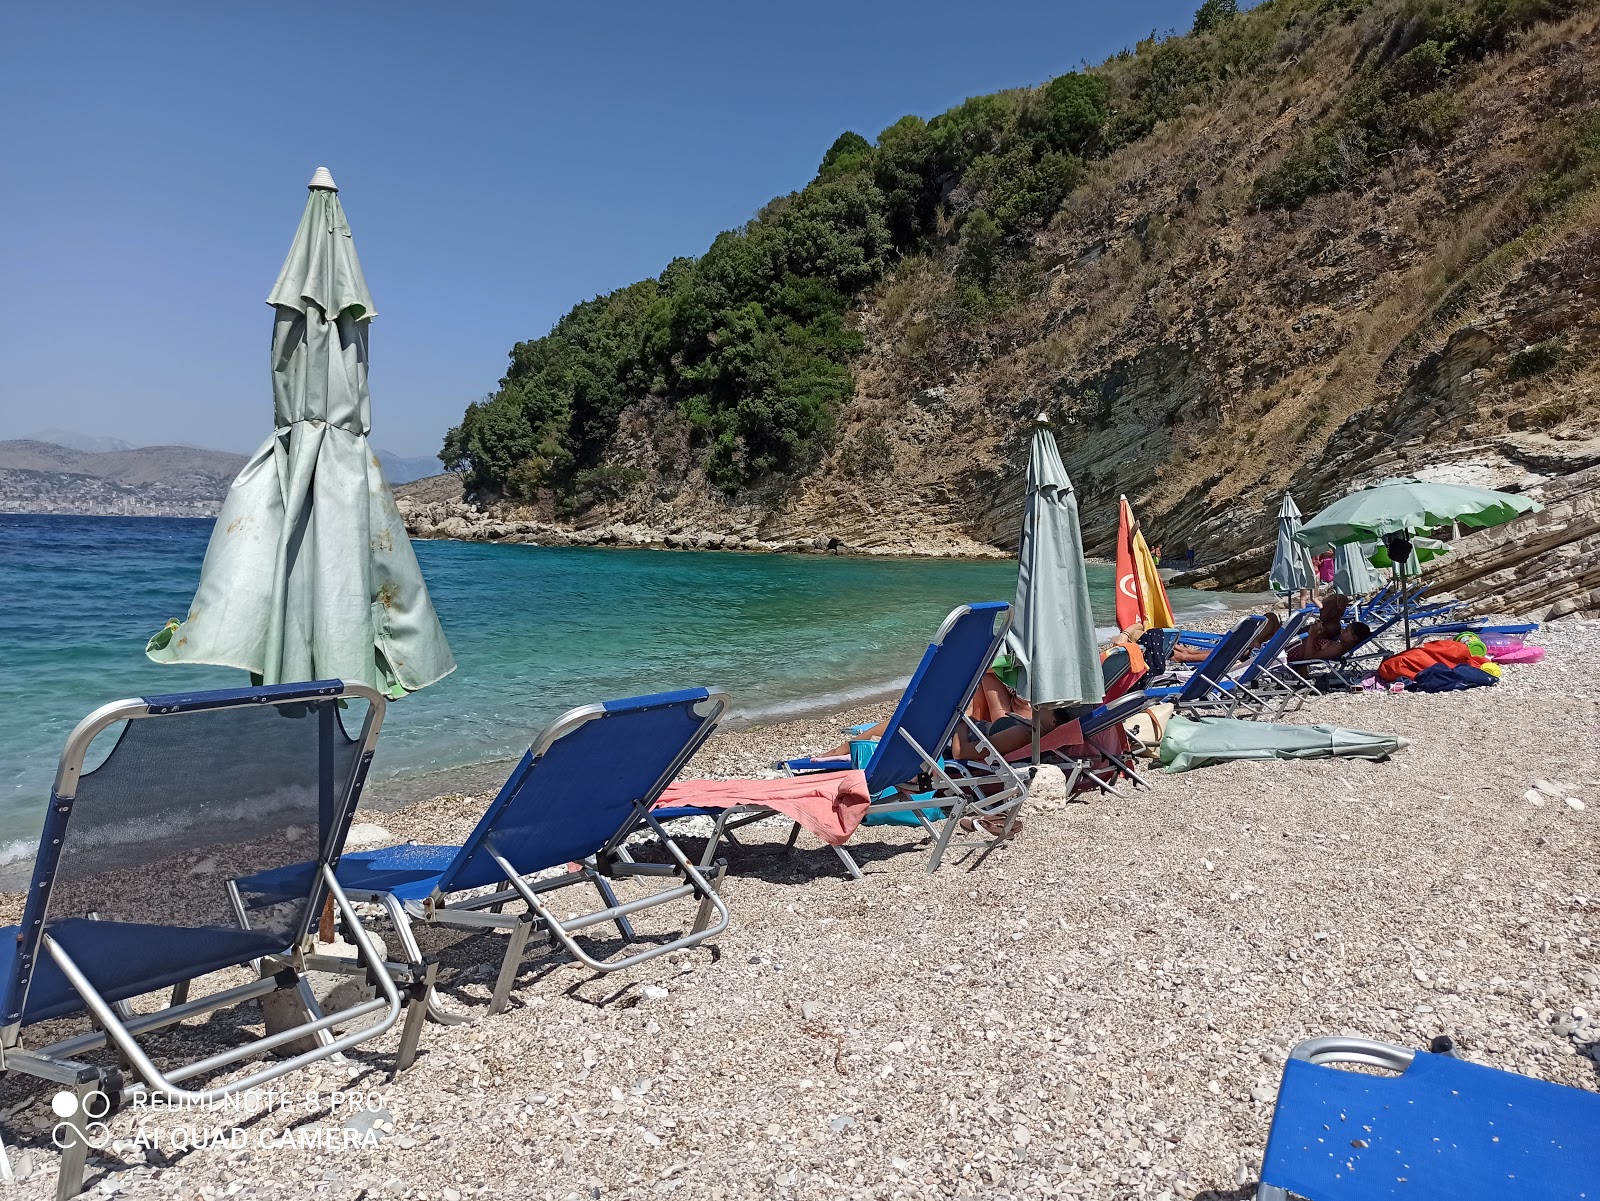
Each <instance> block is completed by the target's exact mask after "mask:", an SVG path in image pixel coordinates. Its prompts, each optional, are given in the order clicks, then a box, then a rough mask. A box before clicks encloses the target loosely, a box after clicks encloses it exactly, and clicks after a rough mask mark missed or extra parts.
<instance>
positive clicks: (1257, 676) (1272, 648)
mask: <svg viewBox="0 0 1600 1201" xmlns="http://www.w3.org/2000/svg"><path fill="white" fill-rule="evenodd" d="M1315 614H1316V610H1315V609H1301V610H1300V611H1299V612H1297V613H1293V614H1291V615H1290V617H1289V620H1288V621H1286V622H1284V623H1283V624H1282V625H1281V626H1279V627H1278V629H1277V632H1276V633H1274V634H1273V635H1272V637H1270V638H1268V639H1267V640H1266V641H1265V642H1263V643H1262V644H1261V646H1260V647H1259V648H1257V650H1256V653H1255V654H1254V655H1252V656H1251V657H1250V659H1249V661H1248V662H1246V663H1245V665H1244V666H1243V667H1241V668H1239V669H1238V671H1236V672H1234V674H1233V676H1232V681H1233V684H1234V686H1235V688H1236V689H1237V690H1238V691H1239V692H1242V693H1243V694H1244V697H1245V698H1246V700H1247V701H1248V702H1249V708H1250V709H1251V710H1252V711H1251V712H1249V713H1248V714H1244V713H1239V714H1236V716H1246V715H1248V716H1260V715H1261V714H1264V713H1267V712H1269V711H1270V712H1271V713H1272V715H1273V718H1274V719H1276V718H1279V717H1282V716H1283V715H1284V714H1285V713H1288V712H1290V711H1292V710H1295V709H1299V708H1301V707H1303V706H1304V705H1305V701H1306V696H1307V694H1308V693H1310V692H1312V691H1314V690H1313V689H1311V688H1310V686H1309V685H1307V684H1306V682H1305V681H1304V680H1302V679H1301V678H1300V677H1299V676H1298V675H1296V674H1295V673H1294V671H1293V670H1291V669H1290V668H1289V666H1288V664H1286V663H1280V662H1279V661H1278V660H1279V659H1281V658H1282V657H1283V653H1284V651H1285V650H1286V649H1287V648H1288V646H1289V643H1291V642H1292V641H1294V639H1295V638H1297V637H1298V636H1299V635H1300V632H1301V630H1303V629H1304V628H1305V626H1306V624H1307V623H1308V622H1310V620H1311V618H1312V617H1313V616H1314V615H1315Z"/></svg>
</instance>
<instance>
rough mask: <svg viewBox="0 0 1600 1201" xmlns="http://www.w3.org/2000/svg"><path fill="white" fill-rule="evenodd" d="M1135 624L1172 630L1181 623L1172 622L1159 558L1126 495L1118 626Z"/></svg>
mask: <svg viewBox="0 0 1600 1201" xmlns="http://www.w3.org/2000/svg"><path fill="white" fill-rule="evenodd" d="M1135 622H1143V623H1144V626H1145V628H1146V629H1150V630H1159V629H1170V628H1171V627H1173V626H1175V625H1176V624H1177V623H1176V622H1175V621H1173V619H1172V604H1171V602H1169V601H1168V600H1167V588H1166V585H1165V584H1163V583H1162V582H1161V573H1160V572H1159V571H1157V570H1156V561H1155V556H1154V555H1152V554H1151V553H1150V548H1149V547H1148V546H1147V545H1145V541H1144V535H1143V534H1142V533H1140V531H1139V523H1138V521H1136V520H1135V519H1134V516H1133V508H1132V506H1130V505H1129V504H1128V498H1127V497H1126V496H1124V497H1123V498H1122V515H1121V520H1120V521H1119V523H1118V526H1117V625H1118V626H1120V627H1121V628H1122V629H1124V630H1126V629H1127V628H1128V627H1129V626H1131V625H1133V624H1134V623H1135Z"/></svg>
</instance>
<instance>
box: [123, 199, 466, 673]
mask: <svg viewBox="0 0 1600 1201" xmlns="http://www.w3.org/2000/svg"><path fill="white" fill-rule="evenodd" d="M310 188H311V195H310V198H309V199H308V200H307V201H306V207H305V212H304V214H303V215H302V216H301V218H300V228H299V230H298V231H297V232H296V234H295V238H294V244H293V245H292V246H291V247H290V248H289V257H288V258H287V259H286V260H285V261H284V264H283V270H282V271H281V272H280V273H279V275H278V282H277V284H276V285H275V286H274V287H273V289H272V294H271V295H270V296H268V298H267V303H268V304H270V305H272V306H273V310H274V313H275V314H276V317H275V321H274V325H273V331H272V396H273V404H274V408H275V413H276V421H275V426H276V428H275V429H274V430H273V433H272V436H271V437H269V438H268V439H267V440H266V441H265V442H264V443H262V445H261V447H260V449H259V450H257V451H256V453H255V454H254V455H252V456H251V458H250V461H249V462H248V463H246V464H245V466H244V469H243V470H242V471H241V472H240V473H239V476H238V478H237V479H236V480H234V482H233V486H232V487H231V488H230V489H229V491H228V496H227V499H226V500H224V501H223V505H222V511H221V513H219V514H218V516H217V524H216V528H215V529H213V530H212V532H211V542H210V544H209V545H208V546H207V547H206V557H205V563H204V565H203V566H202V567H201V570H200V585H199V588H198V589H197V590H196V592H195V596H194V601H193V602H192V603H191V604H190V606H189V613H188V616H187V617H186V618H185V620H183V621H182V622H178V621H172V622H168V623H167V626H166V628H165V629H163V630H161V631H159V632H158V633H157V634H156V635H155V636H154V637H153V638H151V639H150V642H149V645H148V646H147V647H146V648H145V653H146V654H148V655H149V656H150V658H152V659H154V660H155V661H156V662H158V663H213V664H218V665H221V666H224V667H238V668H242V669H244V670H246V671H248V672H250V673H251V674H252V675H254V676H256V677H257V678H259V679H260V680H261V681H262V682H264V683H268V684H276V683H284V682H288V681H295V680H317V679H329V678H334V677H337V678H340V679H345V680H356V681H360V682H361V683H363V684H370V685H372V686H373V687H375V688H378V689H380V690H381V691H383V692H384V693H386V694H387V695H388V696H390V697H400V696H404V695H405V694H406V693H407V692H414V691H416V690H417V689H419V688H423V687H426V686H427V685H428V684H431V683H433V682H434V681H436V680H438V679H440V678H442V677H443V676H445V675H448V674H449V673H450V672H452V671H454V670H455V660H454V659H453V658H452V657H451V655H450V647H449V644H448V643H446V641H445V636H444V631H443V630H442V629H441V628H440V626H439V619H438V617H437V616H436V615H435V614H434V611H433V603H432V602H431V601H430V600H429V598H428V587H427V584H426V583H424V582H423V578H422V569H421V567H419V566H418V564H417V557H416V554H415V553H414V552H413V551H412V549H411V542H410V539H409V538H408V537H407V536H406V527H405V522H404V521H403V520H402V519H401V517H400V511H399V509H397V508H396V507H395V503H394V495H393V493H392V492H391V491H390V489H389V484H388V481H387V480H385V479H384V477H383V470H382V468H380V467H379V466H378V460H377V457H376V456H375V455H374V454H373V453H372V447H371V446H369V445H368V444H367V434H368V433H369V432H370V431H371V428H372V416H371V400H370V398H369V396H368V393H367V327H368V323H369V322H370V321H371V320H372V318H373V317H374V316H375V315H376V310H375V309H374V307H373V304H372V296H371V294H370V293H369V292H368V291H367V282H366V279H365V278H364V277H363V275H362V273H361V263H360V261H359V260H358V259H357V258H356V248H355V243H354V242H353V241H352V240H351V237H350V226H349V223H348V222H346V220H345V216H344V209H343V208H342V206H341V205H340V204H339V196H338V188H336V187H335V186H334V182H333V176H331V175H330V174H329V173H328V171H327V169H326V168H323V167H319V168H318V169H317V173H316V175H315V176H313V177H312V180H311V184H310Z"/></svg>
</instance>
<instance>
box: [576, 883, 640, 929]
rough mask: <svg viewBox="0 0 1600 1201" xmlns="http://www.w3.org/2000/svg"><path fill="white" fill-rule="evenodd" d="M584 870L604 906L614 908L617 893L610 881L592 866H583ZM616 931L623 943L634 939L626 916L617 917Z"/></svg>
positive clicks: (631, 925)
mask: <svg viewBox="0 0 1600 1201" xmlns="http://www.w3.org/2000/svg"><path fill="white" fill-rule="evenodd" d="M584 871H586V872H588V873H589V879H590V880H592V881H594V887H595V891H597V892H598V893H599V894H600V899H601V900H602V901H604V902H605V903H606V908H607V909H614V908H616V906H617V904H618V901H617V894H616V890H615V889H613V888H612V887H611V881H610V880H607V879H606V878H605V877H604V876H602V875H601V874H600V873H599V872H597V871H595V870H594V869H593V868H587V867H586V868H584ZM617 933H618V934H619V935H621V936H622V941H623V942H625V943H629V942H632V941H633V940H634V933H633V924H632V923H631V922H629V921H628V919H627V918H626V917H619V918H618V919H617Z"/></svg>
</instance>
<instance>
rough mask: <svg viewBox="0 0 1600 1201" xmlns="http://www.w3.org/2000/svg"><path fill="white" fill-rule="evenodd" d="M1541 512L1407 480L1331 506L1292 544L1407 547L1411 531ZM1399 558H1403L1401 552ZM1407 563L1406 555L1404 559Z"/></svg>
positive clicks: (1523, 503) (1515, 499)
mask: <svg viewBox="0 0 1600 1201" xmlns="http://www.w3.org/2000/svg"><path fill="white" fill-rule="evenodd" d="M1541 508H1543V506H1542V505H1540V504H1538V503H1536V502H1535V501H1532V500H1529V499H1528V498H1527V497H1526V496H1514V495H1512V494H1511V493H1509V492H1496V491H1494V490H1493V489H1492V488H1474V487H1471V486H1470V485H1467V484H1438V483H1434V482H1432V481H1431V480H1419V479H1415V478H1412V477H1411V476H1404V477H1401V478H1399V479H1392V480H1384V481H1382V482H1381V483H1377V484H1373V485H1372V486H1370V487H1367V488H1362V489H1360V490H1359V491H1356V492H1352V493H1351V494H1350V495H1349V496H1346V497H1345V498H1344V499H1343V500H1337V501H1335V502H1334V503H1333V504H1331V505H1329V506H1328V507H1327V508H1326V509H1324V510H1322V512H1320V513H1318V514H1317V515H1316V516H1315V517H1313V518H1312V519H1311V520H1310V521H1308V522H1306V524H1305V525H1304V526H1302V527H1301V529H1300V532H1299V533H1298V534H1296V535H1295V540H1296V541H1298V542H1299V543H1301V544H1302V545H1304V546H1321V545H1330V546H1342V545H1344V544H1345V543H1347V542H1388V541H1390V540H1391V539H1399V540H1402V541H1406V542H1413V541H1414V540H1413V539H1411V537H1410V535H1411V534H1412V533H1413V532H1414V531H1416V530H1429V529H1434V528H1435V527H1437V526H1442V525H1449V524H1450V523H1451V522H1455V523H1456V524H1457V525H1463V526H1467V527H1469V528H1471V529H1483V528H1485V527H1488V526H1494V525H1502V524H1504V523H1505V522H1507V521H1510V520H1511V519H1512V518H1514V517H1520V516H1521V515H1522V514H1524V513H1535V512H1537V511H1538V510H1539V509H1541ZM1401 553H1402V554H1406V553H1407V552H1405V551H1402V552H1401ZM1408 557H1409V555H1408ZM1398 574H1399V576H1400V591H1401V597H1402V600H1401V602H1400V604H1401V614H1402V616H1403V618H1404V621H1405V632H1406V646H1407V647H1408V648H1409V647H1410V645H1411V602H1410V600H1409V598H1407V596H1406V592H1405V587H1406V566H1405V564H1404V562H1402V564H1401V566H1400V568H1399V570H1398Z"/></svg>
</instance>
